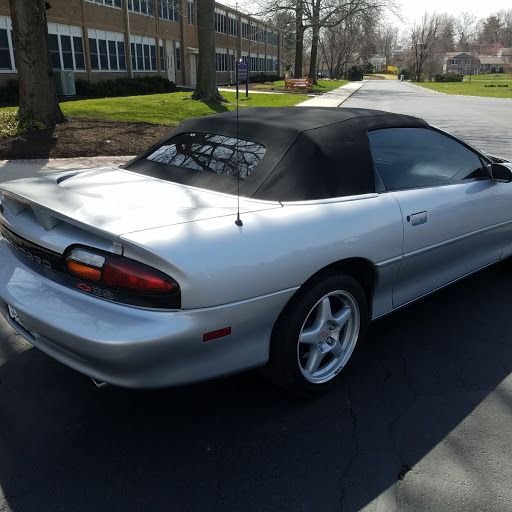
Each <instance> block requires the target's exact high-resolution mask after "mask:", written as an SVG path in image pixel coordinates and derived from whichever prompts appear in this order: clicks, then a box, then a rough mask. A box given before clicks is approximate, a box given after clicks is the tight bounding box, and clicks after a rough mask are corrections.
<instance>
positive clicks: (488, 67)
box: [480, 55, 506, 73]
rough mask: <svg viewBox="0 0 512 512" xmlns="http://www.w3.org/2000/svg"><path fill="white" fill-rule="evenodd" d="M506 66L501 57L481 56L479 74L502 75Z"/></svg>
mask: <svg viewBox="0 0 512 512" xmlns="http://www.w3.org/2000/svg"><path fill="white" fill-rule="evenodd" d="M505 64H506V62H505V59H504V58H503V57H495V56H493V55H490V56H485V57H484V56H481V57H480V73H503V66H504V65H505Z"/></svg>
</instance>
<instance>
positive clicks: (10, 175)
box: [0, 156, 133, 183]
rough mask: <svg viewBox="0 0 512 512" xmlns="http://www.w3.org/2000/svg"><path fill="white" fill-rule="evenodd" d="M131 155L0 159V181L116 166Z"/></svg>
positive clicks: (126, 160) (127, 159)
mask: <svg viewBox="0 0 512 512" xmlns="http://www.w3.org/2000/svg"><path fill="white" fill-rule="evenodd" d="M132 158H133V157H132V156H98V157H83V158H49V159H46V160H0V183H1V182H3V181H9V180H15V179H19V178H31V177H34V176H36V175H38V174H46V173H51V172H59V171H75V170H79V169H92V168H94V167H117V166H118V165H121V164H124V163H125V162H128V161H129V160H130V159H132Z"/></svg>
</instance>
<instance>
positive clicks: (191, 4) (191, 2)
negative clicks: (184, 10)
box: [188, 0, 195, 25]
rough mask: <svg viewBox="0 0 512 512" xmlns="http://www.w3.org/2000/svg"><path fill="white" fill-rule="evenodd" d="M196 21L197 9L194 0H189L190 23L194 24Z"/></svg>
mask: <svg viewBox="0 0 512 512" xmlns="http://www.w3.org/2000/svg"><path fill="white" fill-rule="evenodd" d="M194 22H195V9H194V2H193V0H188V24H189V25H194Z"/></svg>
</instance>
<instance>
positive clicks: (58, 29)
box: [48, 23, 87, 73]
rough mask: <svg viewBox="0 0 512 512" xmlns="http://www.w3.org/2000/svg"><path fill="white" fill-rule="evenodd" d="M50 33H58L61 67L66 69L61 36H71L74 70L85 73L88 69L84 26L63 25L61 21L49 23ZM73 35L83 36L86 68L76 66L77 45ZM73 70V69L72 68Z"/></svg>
mask: <svg viewBox="0 0 512 512" xmlns="http://www.w3.org/2000/svg"><path fill="white" fill-rule="evenodd" d="M48 34H52V35H56V36H57V42H58V46H59V59H60V69H61V70H63V69H64V58H63V55H62V44H61V40H60V37H61V36H68V37H70V38H71V58H72V59H73V71H75V72H76V73H85V72H86V71H87V63H86V62H85V41H84V36H83V33H82V28H81V27H77V26H75V25H62V24H61V23H48ZM73 37H81V38H82V48H83V53H84V69H77V68H76V59H75V45H74V42H73ZM70 71H71V70H70Z"/></svg>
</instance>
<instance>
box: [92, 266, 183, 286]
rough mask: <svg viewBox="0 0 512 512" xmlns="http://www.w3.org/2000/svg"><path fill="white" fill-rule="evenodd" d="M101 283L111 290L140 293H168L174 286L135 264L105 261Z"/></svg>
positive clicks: (159, 275) (163, 277)
mask: <svg viewBox="0 0 512 512" xmlns="http://www.w3.org/2000/svg"><path fill="white" fill-rule="evenodd" d="M102 282H103V283H104V284H106V285H107V286H110V287H112V288H121V289H122V290H129V291H133V292H142V293H170V292H172V291H173V290H174V289H175V288H176V284H175V283H173V282H172V281H170V280H169V279H167V278H165V276H163V275H162V274H160V272H158V271H154V270H152V269H150V268H147V267H143V266H142V265H139V264H137V263H132V262H127V261H123V260H114V259H110V258H109V259H107V262H106V263H105V266H104V267H103V278H102Z"/></svg>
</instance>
